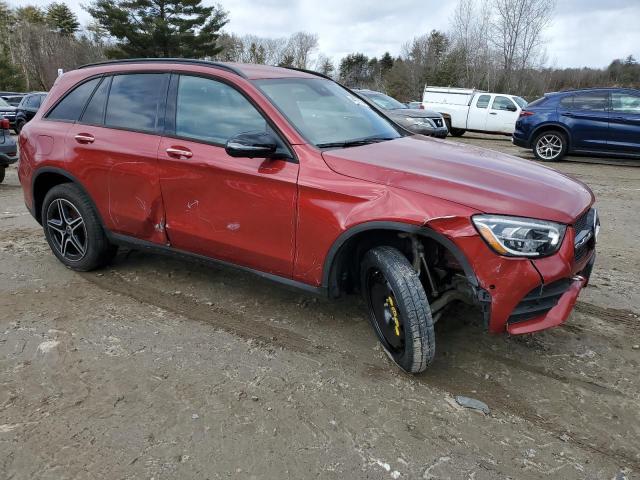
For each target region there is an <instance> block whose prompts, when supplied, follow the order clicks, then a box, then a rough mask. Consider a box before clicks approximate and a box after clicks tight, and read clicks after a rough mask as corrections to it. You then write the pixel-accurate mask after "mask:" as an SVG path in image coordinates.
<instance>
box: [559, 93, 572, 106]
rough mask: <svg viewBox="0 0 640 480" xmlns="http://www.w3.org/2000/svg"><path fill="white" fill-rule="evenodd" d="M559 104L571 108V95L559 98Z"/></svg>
mask: <svg viewBox="0 0 640 480" xmlns="http://www.w3.org/2000/svg"><path fill="white" fill-rule="evenodd" d="M560 106H561V107H562V108H566V109H569V110H572V109H573V95H571V96H569V97H564V98H563V99H562V100H560Z"/></svg>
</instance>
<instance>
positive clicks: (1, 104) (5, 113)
mask: <svg viewBox="0 0 640 480" xmlns="http://www.w3.org/2000/svg"><path fill="white" fill-rule="evenodd" d="M2 118H6V119H7V120H9V124H10V125H11V126H12V127H13V126H15V123H16V107H14V106H13V105H10V104H9V103H8V102H7V101H6V100H4V99H2V98H0V120H2Z"/></svg>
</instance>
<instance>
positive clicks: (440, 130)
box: [407, 125, 449, 138]
mask: <svg viewBox="0 0 640 480" xmlns="http://www.w3.org/2000/svg"><path fill="white" fill-rule="evenodd" d="M407 128H408V129H409V130H410V131H412V132H413V133H418V134H420V135H426V136H427V137H436V138H445V137H446V136H447V134H448V133H449V130H447V127H446V126H443V127H436V128H433V127H429V126H416V125H412V126H411V127H407Z"/></svg>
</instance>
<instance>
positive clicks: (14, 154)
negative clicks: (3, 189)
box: [0, 118, 18, 183]
mask: <svg viewBox="0 0 640 480" xmlns="http://www.w3.org/2000/svg"><path fill="white" fill-rule="evenodd" d="M17 161H18V146H17V145H16V141H15V139H14V138H13V137H12V136H11V132H10V131H9V120H7V119H6V118H2V119H0V183H2V182H3V181H4V175H5V169H6V168H7V167H8V166H9V165H11V164H12V163H16V162H17Z"/></svg>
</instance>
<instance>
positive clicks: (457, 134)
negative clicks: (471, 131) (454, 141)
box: [449, 128, 466, 137]
mask: <svg viewBox="0 0 640 480" xmlns="http://www.w3.org/2000/svg"><path fill="white" fill-rule="evenodd" d="M465 132H466V130H462V129H461V128H451V129H450V130H449V133H450V134H451V136H452V137H461V136H463V135H464V134H465Z"/></svg>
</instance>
